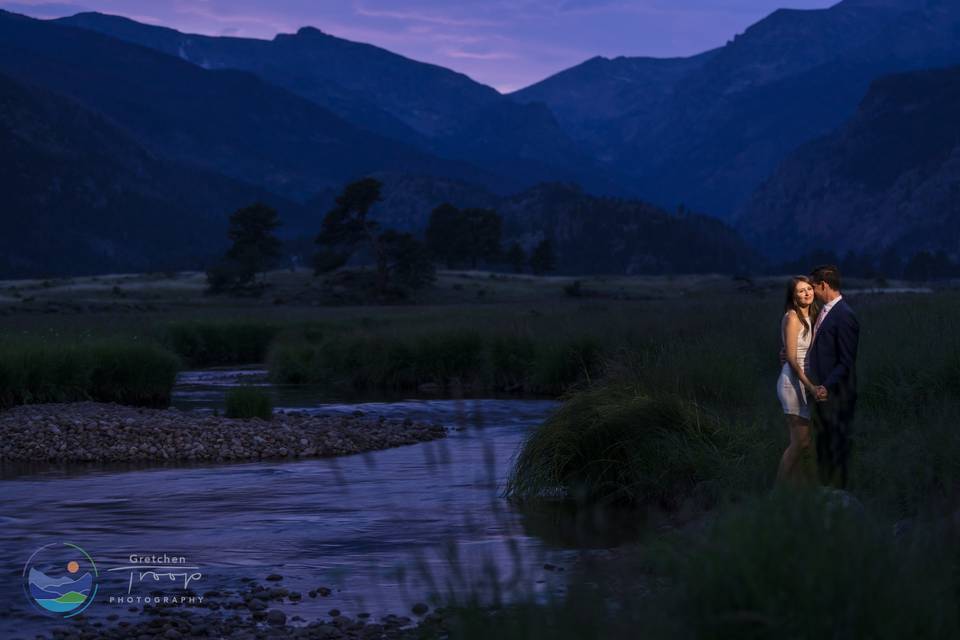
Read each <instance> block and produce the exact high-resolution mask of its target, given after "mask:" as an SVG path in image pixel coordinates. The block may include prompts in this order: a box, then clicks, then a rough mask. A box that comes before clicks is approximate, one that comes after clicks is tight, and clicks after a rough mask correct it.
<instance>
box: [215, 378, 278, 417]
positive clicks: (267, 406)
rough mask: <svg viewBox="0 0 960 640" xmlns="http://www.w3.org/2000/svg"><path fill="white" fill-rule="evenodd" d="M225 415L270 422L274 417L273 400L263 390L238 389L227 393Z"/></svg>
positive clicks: (251, 388)
mask: <svg viewBox="0 0 960 640" xmlns="http://www.w3.org/2000/svg"><path fill="white" fill-rule="evenodd" d="M224 415H226V416H227V417H228V418H239V419H242V420H249V419H251V418H260V419H261V420H270V419H271V418H272V417H273V399H272V398H271V397H270V394H269V393H268V392H267V391H266V390H264V389H262V388H258V387H254V386H243V387H236V388H233V389H230V391H228V392H227V398H226V409H225V412H224Z"/></svg>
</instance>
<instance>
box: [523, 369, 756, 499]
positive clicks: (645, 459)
mask: <svg viewBox="0 0 960 640" xmlns="http://www.w3.org/2000/svg"><path fill="white" fill-rule="evenodd" d="M742 441H743V438H742V437H741V438H738V437H737V434H736V433H735V431H734V429H733V428H731V427H729V426H727V425H725V424H724V423H723V422H721V420H720V419H719V417H718V416H717V415H716V414H712V413H710V412H708V411H705V410H704V409H703V408H702V407H700V406H699V405H697V404H695V403H693V402H691V401H688V400H685V399H683V398H681V397H680V396H678V395H676V394H655V395H651V394H647V393H644V392H642V391H640V390H638V389H637V388H635V387H631V386H626V385H617V386H599V387H597V388H593V389H590V390H587V391H582V392H580V393H576V394H574V395H572V396H571V397H570V398H569V399H568V400H567V401H566V402H565V403H564V404H563V406H562V407H561V408H560V409H559V410H558V411H557V412H556V413H554V414H553V415H552V416H551V417H550V418H548V419H547V420H546V422H544V424H543V425H541V426H540V427H539V428H537V429H535V430H534V431H532V432H531V434H530V435H529V436H528V438H527V439H526V441H525V442H524V444H523V446H522V448H521V450H520V453H519V454H518V456H517V459H516V462H515V464H514V467H513V469H512V471H511V474H510V476H509V478H508V481H507V485H506V490H505V494H506V495H507V497H509V498H511V499H514V500H519V501H526V500H534V499H542V498H556V497H562V498H565V499H570V500H573V501H574V502H576V503H597V502H599V503H616V504H629V505H643V504H660V505H664V506H670V505H676V504H677V503H679V502H680V501H681V500H682V499H684V498H685V497H687V496H689V495H691V493H692V492H693V491H694V490H695V489H696V488H697V487H698V485H700V484H701V483H704V482H707V481H710V480H714V479H716V478H717V477H720V476H722V475H723V473H724V468H725V467H727V466H730V465H734V464H737V463H738V462H739V459H740V457H741V455H742V452H741V451H740V450H739V445H740V444H742Z"/></svg>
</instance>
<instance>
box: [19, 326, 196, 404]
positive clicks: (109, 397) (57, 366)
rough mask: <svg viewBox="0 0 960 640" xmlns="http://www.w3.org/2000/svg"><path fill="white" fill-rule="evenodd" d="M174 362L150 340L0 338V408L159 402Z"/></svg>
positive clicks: (164, 398)
mask: <svg viewBox="0 0 960 640" xmlns="http://www.w3.org/2000/svg"><path fill="white" fill-rule="evenodd" d="M179 367H180V362H179V360H178V359H177V357H176V356H175V355H173V354H172V353H170V352H169V351H166V350H164V349H162V348H160V347H158V346H156V345H149V344H138V343H134V342H129V341H119V340H112V341H96V342H90V343H79V344H54V343H40V342H32V341H28V342H22V343H12V342H5V343H0V408H7V407H11V406H14V405H19V404H35V403H44V402H74V401H79V400H95V401H99V402H117V403H120V404H128V405H135V406H150V407H165V406H167V405H169V403H170V393H171V391H172V389H173V385H174V382H175V381H176V377H177V371H178V369H179Z"/></svg>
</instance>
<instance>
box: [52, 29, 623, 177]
mask: <svg viewBox="0 0 960 640" xmlns="http://www.w3.org/2000/svg"><path fill="white" fill-rule="evenodd" d="M58 22H59V23H60V24H65V25H70V26H75V27H81V28H84V29H89V30H93V31H97V32H99V33H103V34H106V35H109V36H111V37H114V38H117V39H120V40H124V41H127V42H132V43H136V44H139V45H142V46H145V47H149V48H151V49H154V50H157V51H161V52H163V53H166V54H168V55H170V56H175V57H177V58H180V59H182V60H185V61H189V62H191V63H193V64H196V65H198V66H200V67H203V68H204V69H221V70H222V69H236V70H243V71H249V72H251V73H253V74H256V75H257V77H259V78H261V79H262V80H264V81H266V82H269V83H271V84H274V85H276V86H279V87H283V88H285V89H287V90H288V91H290V92H292V93H295V94H297V95H299V96H301V97H304V98H306V99H308V100H310V101H312V102H313V103H315V104H317V105H320V106H322V107H324V108H326V109H328V110H330V111H331V112H332V113H335V114H337V115H338V116H339V117H340V118H342V119H344V120H346V121H348V122H350V123H351V124H353V125H355V126H357V127H359V128H362V129H365V130H370V131H374V132H376V133H378V134H381V135H383V136H387V137H389V138H391V139H395V140H398V141H402V142H404V143H406V144H410V145H415V146H416V147H417V148H419V149H421V150H422V151H424V152H426V153H430V154H435V155H440V156H442V157H445V158H452V159H458V160H462V161H465V162H469V163H471V164H474V165H477V166H480V167H481V168H483V169H484V170H486V171H488V172H490V173H493V174H496V175H498V176H500V177H501V178H502V179H503V185H502V186H501V190H506V191H509V190H512V189H515V188H517V187H519V186H523V185H525V184H532V183H534V182H538V181H542V180H575V181H578V182H580V183H582V184H584V185H586V186H588V187H589V188H592V189H597V190H600V191H601V192H612V193H623V192H626V191H629V190H630V186H631V185H630V184H629V183H627V182H626V181H624V180H621V181H620V182H619V183H618V178H619V176H617V175H615V172H611V171H609V170H603V169H601V168H600V167H599V164H598V163H597V162H596V161H595V160H594V159H593V158H592V157H591V156H590V155H589V154H587V153H585V152H584V151H583V150H582V149H581V148H579V147H578V145H576V144H575V143H574V142H573V141H572V140H571V139H570V137H569V136H568V135H567V134H566V133H565V132H564V131H563V129H562V128H561V127H560V126H559V124H558V123H557V121H556V119H555V118H554V116H553V114H552V113H551V112H550V110H549V109H547V108H546V107H545V106H544V105H542V104H530V105H524V104H518V103H517V102H515V101H513V100H510V99H508V98H506V97H504V96H502V95H501V94H499V93H498V92H497V91H496V90H494V89H493V88H491V87H488V86H486V85H483V84H480V83H478V82H474V81H473V80H471V79H470V78H468V77H467V76H465V75H463V74H461V73H456V72H454V71H451V70H449V69H445V68H443V67H440V66H437V65H433V64H426V63H422V62H417V61H415V60H411V59H409V58H405V57H403V56H400V55H397V54H395V53H391V52H389V51H386V50H384V49H381V48H379V47H375V46H372V45H369V44H363V43H358V42H351V41H349V40H343V39H341V38H337V37H334V36H331V35H329V34H326V33H323V32H322V31H320V30H319V29H316V28H313V27H304V28H302V29H300V30H299V31H298V32H297V33H296V34H279V35H277V36H276V37H275V38H274V39H273V40H255V39H249V38H229V37H211V36H202V35H192V34H184V33H180V32H178V31H175V30H173V29H168V28H164V27H156V26H151V25H145V24H140V23H137V22H135V21H133V20H129V19H127V18H122V17H118V16H110V15H104V14H99V13H81V14H77V15H75V16H72V17H68V18H63V19H61V20H59V21H58ZM388 168H389V167H384V169H388ZM612 173H614V175H611V174H612ZM495 186H496V185H495Z"/></svg>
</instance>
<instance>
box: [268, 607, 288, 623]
mask: <svg viewBox="0 0 960 640" xmlns="http://www.w3.org/2000/svg"><path fill="white" fill-rule="evenodd" d="M267 622H268V623H270V624H273V625H282V624H286V623H287V614H285V613H284V612H283V611H280V610H279V609H271V610H270V611H268V612H267Z"/></svg>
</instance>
